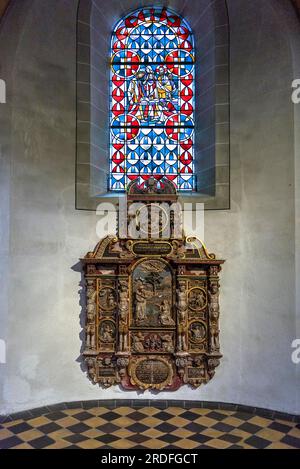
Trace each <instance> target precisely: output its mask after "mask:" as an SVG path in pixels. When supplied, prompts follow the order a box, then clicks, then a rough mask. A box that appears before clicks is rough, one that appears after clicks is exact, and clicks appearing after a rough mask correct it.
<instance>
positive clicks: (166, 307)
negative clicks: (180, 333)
mask: <svg viewBox="0 0 300 469" xmlns="http://www.w3.org/2000/svg"><path fill="white" fill-rule="evenodd" d="M159 321H160V323H161V325H162V326H174V324H175V323H174V320H173V319H172V317H171V309H170V304H169V302H168V300H163V301H162V303H161V305H160V315H159Z"/></svg>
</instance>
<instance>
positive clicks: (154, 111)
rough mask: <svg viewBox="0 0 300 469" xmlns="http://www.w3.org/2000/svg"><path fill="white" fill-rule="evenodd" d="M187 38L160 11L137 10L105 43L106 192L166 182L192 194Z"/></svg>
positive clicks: (174, 19) (172, 17)
mask: <svg viewBox="0 0 300 469" xmlns="http://www.w3.org/2000/svg"><path fill="white" fill-rule="evenodd" d="M194 64H195V55H194V38H193V33H192V31H191V28H190V27H189V25H188V23H187V22H186V21H185V20H184V19H183V18H181V17H180V16H178V15H177V14H175V13H173V12H172V11H170V10H168V9H166V8H159V7H155V8H149V7H145V8H140V9H138V10H136V11H134V12H132V13H130V14H129V15H127V16H126V17H124V18H123V19H122V20H120V21H119V22H118V23H117V25H116V27H115V29H114V31H113V34H112V40H111V85H110V86H111V92H110V99H111V107H110V190H114V191H124V190H125V189H126V187H127V185H128V183H129V182H130V181H132V180H134V179H138V178H139V180H140V183H141V184H143V181H145V180H146V179H148V178H149V177H150V176H154V177H155V178H157V179H160V178H161V177H163V176H166V177H167V178H168V179H170V180H172V181H173V182H174V184H175V185H176V187H177V189H178V190H179V191H192V190H194V188H195V175H194V95H195V83H194V81H195V66H194Z"/></svg>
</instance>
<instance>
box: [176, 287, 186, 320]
mask: <svg viewBox="0 0 300 469" xmlns="http://www.w3.org/2000/svg"><path fill="white" fill-rule="evenodd" d="M177 310H178V320H179V323H180V324H183V323H185V321H186V311H187V298H186V285H185V282H179V286H178V289H177Z"/></svg>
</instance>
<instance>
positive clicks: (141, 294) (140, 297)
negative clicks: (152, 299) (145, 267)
mask: <svg viewBox="0 0 300 469" xmlns="http://www.w3.org/2000/svg"><path fill="white" fill-rule="evenodd" d="M148 296H149V295H148V292H147V291H146V289H145V285H144V284H143V283H142V282H140V284H139V286H138V287H137V289H136V293H135V301H136V305H135V319H136V323H137V324H139V323H142V322H143V321H145V319H147V316H146V307H147V298H148Z"/></svg>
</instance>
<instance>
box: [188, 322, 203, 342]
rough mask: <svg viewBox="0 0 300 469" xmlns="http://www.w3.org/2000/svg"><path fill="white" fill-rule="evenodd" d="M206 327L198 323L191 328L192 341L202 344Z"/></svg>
mask: <svg viewBox="0 0 300 469" xmlns="http://www.w3.org/2000/svg"><path fill="white" fill-rule="evenodd" d="M205 333H206V330H205V327H204V325H203V324H201V323H199V322H196V323H194V324H193V325H192V326H191V328H190V334H191V339H192V340H193V341H194V342H201V341H202V340H203V339H204V337H205Z"/></svg>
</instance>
